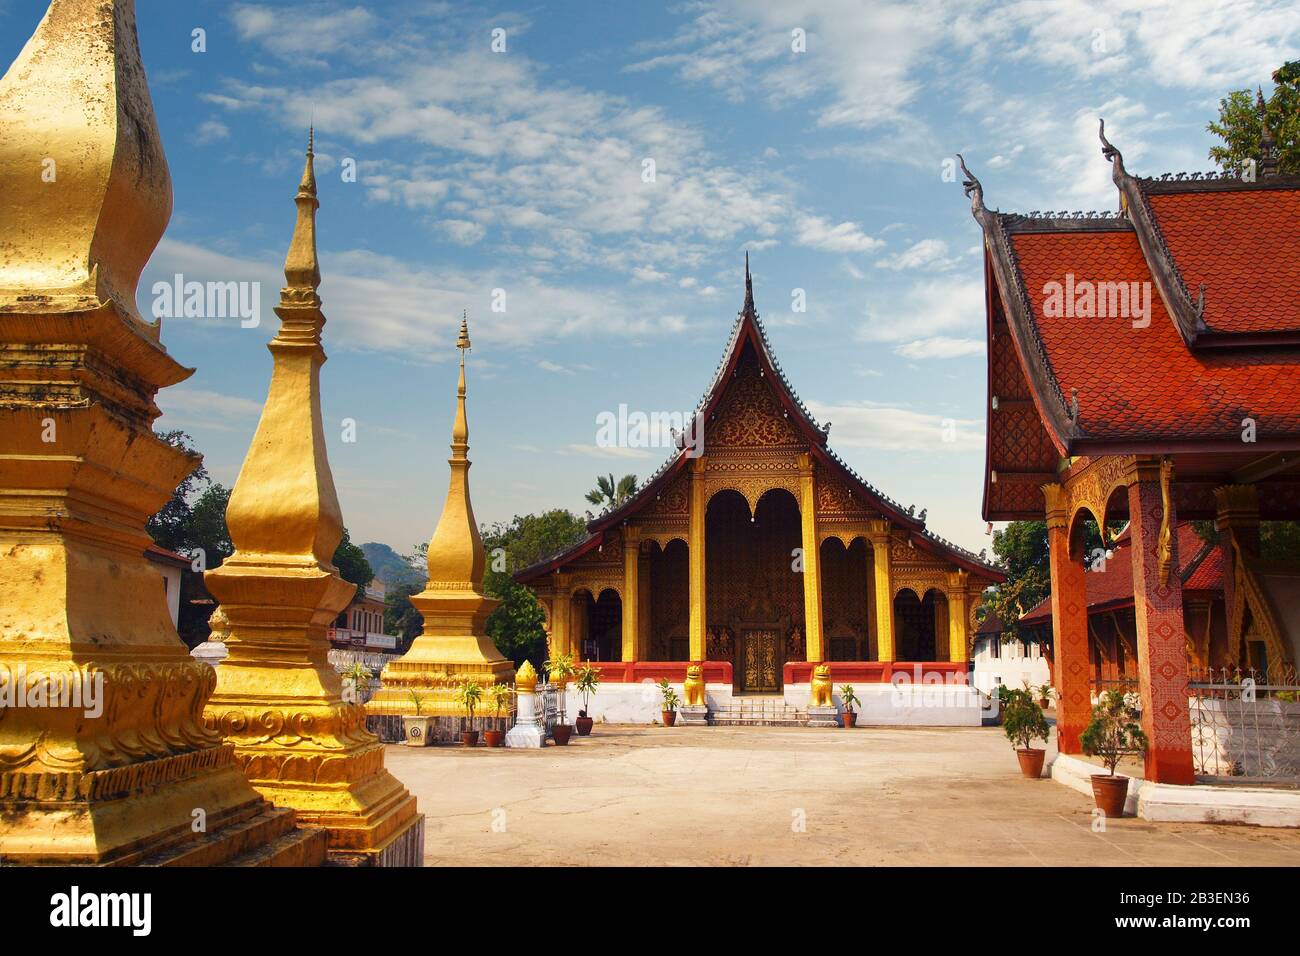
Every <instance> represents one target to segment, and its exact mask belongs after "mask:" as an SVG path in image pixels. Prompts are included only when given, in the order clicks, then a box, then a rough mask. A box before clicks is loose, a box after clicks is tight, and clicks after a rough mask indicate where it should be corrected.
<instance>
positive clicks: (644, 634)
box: [636, 551, 651, 661]
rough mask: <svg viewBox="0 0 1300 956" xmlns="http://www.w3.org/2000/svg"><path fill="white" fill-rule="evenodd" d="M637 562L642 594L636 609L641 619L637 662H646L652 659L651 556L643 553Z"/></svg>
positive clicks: (638, 624)
mask: <svg viewBox="0 0 1300 956" xmlns="http://www.w3.org/2000/svg"><path fill="white" fill-rule="evenodd" d="M637 561H638V562H639V563H640V567H639V568H637V585H638V586H639V588H640V594H639V595H638V596H637V602H636V607H637V611H638V612H639V613H640V619H639V620H638V622H637V645H636V660H638V661H646V660H649V659H650V622H651V617H650V586H651V581H650V556H649V555H648V554H646V553H645V552H644V551H643V552H642V553H641V555H640V556H639V557H638V558H637Z"/></svg>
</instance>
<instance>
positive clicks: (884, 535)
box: [867, 518, 894, 661]
mask: <svg viewBox="0 0 1300 956" xmlns="http://www.w3.org/2000/svg"><path fill="white" fill-rule="evenodd" d="M867 525H868V532H867V534H868V537H870V538H871V549H872V552H873V557H874V560H873V561H872V578H873V584H874V588H875V592H876V594H875V598H876V654H877V656H876V659H877V660H880V661H892V660H894V583H893V573H892V570H891V563H890V555H889V521H888V520H887V519H883V518H882V519H879V520H874V521H869V522H867Z"/></svg>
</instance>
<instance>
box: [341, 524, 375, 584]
mask: <svg viewBox="0 0 1300 956" xmlns="http://www.w3.org/2000/svg"><path fill="white" fill-rule="evenodd" d="M332 563H333V565H334V567H336V568H338V569H339V577H341V578H343V580H344V581H347V582H348V583H349V584H355V585H356V586H357V597H358V598H363V597H365V596H366V585H367V584H369V583H370V582H371V581H373V580H374V579H375V572H374V571H372V570H371V569H370V562H369V561H367V560H366V555H365V552H364V551H362V550H361V549H360V548H359V547H357V546H356V545H355V544H353V543H352V537H351V536H350V535H349V534H348V529H347V528H344V529H343V539H342V540H341V541H339V546H338V547H337V548H335V549H334V557H333V559H332Z"/></svg>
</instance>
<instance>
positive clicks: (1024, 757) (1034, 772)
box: [1016, 747, 1047, 780]
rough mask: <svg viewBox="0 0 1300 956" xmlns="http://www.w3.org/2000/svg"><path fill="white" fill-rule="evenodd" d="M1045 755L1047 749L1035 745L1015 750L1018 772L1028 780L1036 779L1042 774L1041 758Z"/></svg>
mask: <svg viewBox="0 0 1300 956" xmlns="http://www.w3.org/2000/svg"><path fill="white" fill-rule="evenodd" d="M1046 756H1047V751H1046V750H1039V749H1038V748H1037V747H1029V748H1028V749H1026V750H1017V751H1016V759H1018V760H1019V761H1020V772H1021V773H1023V774H1024V775H1025V776H1026V777H1028V778H1029V779H1030V780H1037V779H1038V778H1039V777H1041V776H1042V775H1043V758H1044V757H1046Z"/></svg>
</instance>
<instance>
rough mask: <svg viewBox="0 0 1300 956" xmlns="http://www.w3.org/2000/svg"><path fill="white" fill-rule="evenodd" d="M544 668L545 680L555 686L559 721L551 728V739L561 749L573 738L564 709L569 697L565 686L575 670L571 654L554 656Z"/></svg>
mask: <svg viewBox="0 0 1300 956" xmlns="http://www.w3.org/2000/svg"><path fill="white" fill-rule="evenodd" d="M543 666H544V667H545V668H546V677H547V679H548V680H549V681H550V682H551V683H552V684H554V685H555V686H556V693H557V700H556V703H557V704H558V705H559V711H560V712H559V720H558V721H557V722H556V724H555V726H554V727H552V728H551V739H552V740H554V741H555V742H556V744H557V745H559V746H561V747H563V746H564V745H565V744H567V743H568V742H569V738H570V737H571V736H573V728H572V727H571V726H569V721H568V714H567V711H566V709H565V703H566V700H567V698H568V696H569V694H568V689H567V685H568V683H569V681H570V680H571V679H572V678H573V675H574V673H575V668H574V665H573V655H572V654H556V655H555V657H554V658H552V659H551V660H549V661H547V662H546V663H545V664H544V665H543Z"/></svg>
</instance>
